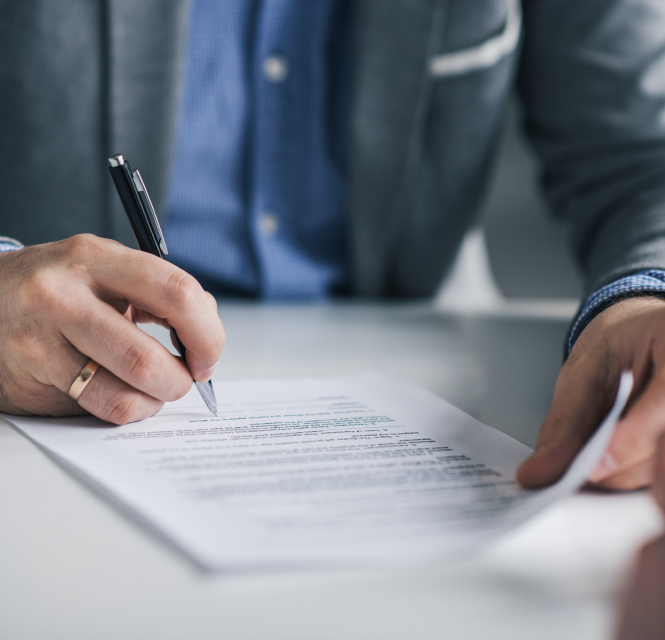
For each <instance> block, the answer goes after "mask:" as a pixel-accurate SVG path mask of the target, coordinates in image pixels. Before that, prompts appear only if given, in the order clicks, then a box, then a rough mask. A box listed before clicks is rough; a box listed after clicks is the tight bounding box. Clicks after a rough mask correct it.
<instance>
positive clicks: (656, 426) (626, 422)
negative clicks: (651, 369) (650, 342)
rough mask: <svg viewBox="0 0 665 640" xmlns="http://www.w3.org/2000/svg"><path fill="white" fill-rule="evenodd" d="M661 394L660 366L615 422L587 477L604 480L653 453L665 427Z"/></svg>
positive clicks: (664, 375) (664, 386)
mask: <svg viewBox="0 0 665 640" xmlns="http://www.w3.org/2000/svg"><path fill="white" fill-rule="evenodd" d="M664 394H665V370H662V369H661V370H660V371H658V370H657V371H656V373H655V374H654V376H653V378H652V380H651V383H650V384H649V386H648V387H647V388H646V390H645V391H644V393H643V394H642V395H641V397H639V399H638V400H637V401H636V402H635V404H634V405H633V406H632V407H631V409H630V410H629V411H628V414H627V415H626V416H625V417H624V418H623V419H622V420H620V421H619V423H618V424H617V427H616V429H615V431H614V435H613V436H612V439H611V441H610V444H609V446H608V448H607V452H606V454H605V456H603V459H602V461H601V463H600V464H599V465H598V467H597V468H596V469H595V470H594V472H593V473H592V474H591V476H590V480H592V481H593V482H603V481H604V480H605V479H607V478H610V477H611V476H616V475H618V474H620V473H622V472H627V471H629V470H630V469H632V468H634V467H636V466H637V465H639V464H641V463H643V462H645V461H646V460H649V459H650V458H651V457H652V456H653V455H654V453H655V450H656V443H657V442H658V438H659V436H660V435H661V433H663V431H664V430H665V413H664V412H665V395H664ZM652 469H653V467H652ZM651 480H653V478H652V479H651ZM647 484H650V483H647Z"/></svg>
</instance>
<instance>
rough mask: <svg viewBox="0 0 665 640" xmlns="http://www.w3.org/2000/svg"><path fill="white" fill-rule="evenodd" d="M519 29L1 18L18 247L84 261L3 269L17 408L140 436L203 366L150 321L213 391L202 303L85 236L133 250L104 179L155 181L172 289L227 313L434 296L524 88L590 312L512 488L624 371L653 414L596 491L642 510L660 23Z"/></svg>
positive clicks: (600, 408) (326, 0)
mask: <svg viewBox="0 0 665 640" xmlns="http://www.w3.org/2000/svg"><path fill="white" fill-rule="evenodd" d="M522 10H523V16H524V18H523V20H522V11H521V10H520V6H519V4H518V2H517V1H516V0H355V1H352V0H315V1H313V0H272V1H271V0H255V1H250V0H234V1H228V2H224V3H219V2H214V1H213V0H193V2H192V3H191V4H187V3H185V2H184V1H181V0H172V1H170V2H165V1H164V0H144V1H143V2H140V3H137V2H132V1H130V0H114V1H112V2H111V1H109V0H106V1H104V2H96V3H95V2H91V1H85V0H78V2H73V1H72V0H67V2H65V1H64V0H61V1H60V2H58V1H54V2H50V3H40V2H37V1H36V0H34V1H25V2H22V3H12V2H9V1H7V2H5V3H3V4H0V47H2V51H3V54H2V56H0V82H1V83H2V92H1V96H0V114H1V115H2V116H3V117H2V122H3V123H4V126H3V130H2V134H1V135H2V143H1V145H0V149H2V151H1V153H2V162H3V170H2V171H1V172H0V193H2V195H3V209H2V210H3V215H2V224H1V225H0V229H1V230H2V233H4V234H7V235H8V236H12V237H15V238H18V239H20V240H21V241H22V242H24V243H26V244H34V243H38V242H44V241H47V240H56V239H60V238H68V237H69V236H73V237H71V238H69V239H68V240H64V241H62V242H60V243H56V244H51V245H45V246H32V247H29V248H27V249H23V250H20V251H16V252H8V253H6V254H4V255H2V256H0V274H1V278H0V287H1V288H2V291H1V295H2V300H3V307H2V311H0V327H1V328H2V331H1V334H0V335H1V336H2V338H0V340H2V349H1V356H0V387H1V389H2V392H3V395H2V399H1V400H0V408H2V409H4V410H6V411H12V412H25V411H29V412H33V413H41V414H48V415H59V414H63V413H74V412H76V411H81V410H86V411H90V412H92V413H94V414H95V415H98V416H100V417H102V418H104V419H107V420H111V421H113V422H118V423H120V422H125V421H128V420H136V419H140V418H143V417H145V416H147V415H149V414H150V413H153V412H154V411H155V410H156V409H157V408H158V407H159V406H160V403H161V402H163V401H165V400H170V399H173V398H175V397H179V396H180V395H182V394H183V393H184V392H185V391H186V389H187V387H188V384H189V377H188V376H189V372H188V371H187V369H186V368H185V366H184V365H183V364H182V363H181V362H178V361H174V360H173V359H172V358H170V356H168V354H167V352H166V351H165V350H163V349H162V348H161V347H160V346H159V345H157V344H156V343H155V342H154V341H151V340H150V339H149V338H147V337H144V336H142V335H140V332H139V331H138V330H137V329H136V327H134V326H133V325H132V323H131V322H129V320H134V321H135V320H137V319H140V320H145V319H148V318H153V319H156V320H158V321H161V322H164V321H166V320H168V322H169V323H170V324H171V325H172V326H174V327H175V328H176V330H177V331H178V334H179V335H180V337H181V338H182V340H183V342H184V344H185V345H186V347H187V365H188V367H189V370H190V371H191V374H192V375H193V376H194V377H195V378H196V379H198V380H205V379H208V378H209V377H210V376H211V375H212V371H213V368H214V365H215V363H216V361H217V359H218V358H219V355H220V354H221V350H222V347H223V341H224V338H223V330H222V328H221V325H220V324H219V321H218V320H217V318H216V314H215V310H214V309H213V307H212V305H208V300H207V298H206V295H205V293H204V291H203V289H202V288H201V286H200V285H199V284H198V283H197V281H196V280H194V278H192V277H191V276H188V275H187V274H186V273H185V272H184V271H181V270H180V269H178V268H177V267H175V266H173V265H169V264H166V263H159V261H157V260H155V259H151V258H150V257H149V256H143V255H140V254H138V253H136V252H134V251H132V250H130V249H127V248H125V247H123V246H121V245H118V244H114V243H111V242H109V241H102V240H100V239H98V238H95V237H90V236H80V235H76V234H80V233H81V232H82V231H89V232H92V233H94V234H96V235H98V236H106V237H113V238H116V239H118V240H121V241H124V242H126V243H128V244H131V242H132V241H131V237H130V231H129V228H128V225H127V224H126V221H125V220H124V214H123V212H122V211H121V209H120V207H119V203H118V202H117V201H116V198H115V194H113V192H112V185H111V183H110V180H109V177H108V175H107V174H106V168H105V166H104V159H105V158H106V157H107V156H108V155H110V154H111V153H117V152H119V151H120V152H122V153H124V154H125V155H126V156H127V157H128V158H129V159H130V160H131V162H132V163H133V164H134V165H135V166H138V167H140V168H141V169H142V172H143V174H144V176H145V178H146V183H147V184H148V185H149V187H150V190H151V192H152V194H153V197H155V196H156V197H155V198H154V199H155V200H156V201H157V209H158V211H160V212H162V211H166V212H167V215H166V219H165V220H164V222H165V225H166V227H167V228H166V235H167V239H168V241H169V244H170V246H171V249H172V255H173V258H174V260H175V262H176V263H177V264H180V265H181V266H183V267H185V268H186V269H187V270H188V271H190V272H191V273H192V274H194V275H195V276H196V277H197V278H198V279H199V280H200V281H201V282H203V283H204V284H205V286H206V287H207V288H210V289H212V290H214V291H215V292H219V293H233V294H242V295H251V296H263V297H268V298H271V297H272V298H280V297H295V296H299V297H310V298H313V297H318V298H320V297H326V296H330V295H333V294H335V293H343V292H349V293H353V294H356V295H363V296H393V297H413V296H427V295H431V294H432V293H433V292H434V290H435V288H436V287H437V285H438V283H439V282H440V280H441V278H442V277H443V276H444V275H445V273H446V271H447V269H448V267H449V266H450V264H451V262H452V260H453V258H454V255H455V250H456V247H457V245H458V243H459V241H460V239H461V238H462V236H463V234H464V232H465V230H466V229H467V228H468V227H469V225H470V223H471V222H472V220H473V215H474V213H475V210H476V208H477V205H478V202H479V200H480V196H481V193H482V186H483V184H484V182H485V178H486V174H487V170H488V167H489V165H490V160H491V156H492V151H493V149H494V146H495V142H496V137H497V132H498V130H499V126H500V122H501V118H502V114H503V110H504V106H505V103H506V99H507V96H508V94H509V92H510V90H511V86H512V85H513V83H514V79H515V77H517V80H518V84H519V87H520V90H521V94H522V97H523V101H524V105H525V112H526V122H527V128H528V131H529V133H530V136H531V138H532V141H533V143H534V145H535V147H536V149H537V151H538V152H539V154H540V157H541V159H542V163H543V167H544V176H545V179H544V185H545V189H546V192H547V195H548V197H549V199H550V202H551V204H552V208H553V209H554V211H555V212H556V213H557V214H558V215H559V216H561V217H564V218H566V219H567V220H568V221H569V222H570V224H571V228H572V236H573V242H574V246H575V250H576V253H577V255H578V257H579V259H580V262H581V265H582V267H583V268H584V269H585V271H586V275H587V279H588V292H589V296H590V297H589V298H588V300H587V302H586V304H585V305H584V308H583V309H582V311H581V313H580V315H579V317H578V319H577V320H576V322H575V325H574V326H573V329H572V331H571V335H570V340H569V344H568V348H569V349H571V351H570V357H569V358H568V360H567V361H566V364H565V365H564V368H563V369H562V372H561V375H560V377H559V380H558V382H557V387H556V390H555V395H554V401H553V405H552V408H551V410H550V412H549V414H548V416H547V418H546V421H545V424H544V425H543V427H542V430H541V434H540V438H539V444H538V448H537V450H536V452H535V453H534V455H533V456H532V457H531V458H530V459H529V460H528V461H527V462H526V463H525V464H524V465H523V466H522V468H521V470H520V474H519V479H520V480H521V481H522V482H523V483H524V484H525V485H527V486H540V485H543V484H547V483H549V482H552V481H554V480H555V479H556V478H558V477H559V476H560V475H561V474H562V473H563V471H564V470H565V468H566V467H567V465H568V464H569V462H570V460H571V459H572V457H573V456H574V455H575V453H576V452H577V450H578V449H579V448H580V446H581V445H582V444H583V443H584V441H585V440H586V439H587V438H588V437H589V435H590V434H591V433H592V432H593V430H594V429H595V428H596V426H597V425H598V423H599V421H600V419H601V417H602V415H603V414H604V413H605V412H606V410H607V409H608V408H609V406H610V405H611V402H612V399H613V395H614V392H615V390H616V386H617V381H618V376H619V373H620V371H621V370H622V369H624V368H629V369H632V370H633V372H634V373H635V377H636V391H635V394H634V396H633V398H634V399H633V401H632V404H631V407H630V410H629V411H628V413H627V414H626V416H625V417H624V419H623V420H622V421H621V423H620V425H619V428H618V430H617V433H616V436H615V438H614V440H613V442H612V445H611V447H610V450H609V453H608V455H607V456H606V457H605V458H604V459H603V461H602V463H601V465H600V466H599V468H598V469H597V470H596V471H595V472H594V474H593V477H592V479H593V480H595V481H597V482H600V483H602V484H604V485H605V486H609V487H616V488H629V487H634V486H640V485H643V484H646V483H648V482H649V481H650V479H651V475H652V466H653V452H654V448H655V444H654V443H655V441H656V439H657V436H658V434H659V433H661V432H662V431H664V430H665V418H663V416H665V411H664V409H665V407H663V404H664V403H665V394H664V393H663V391H664V390H665V389H664V385H665V363H664V362H663V360H664V358H665V344H664V340H665V329H663V327H665V302H663V301H662V300H661V299H660V298H659V297H658V296H659V295H660V293H661V292H662V291H664V290H665V274H664V272H663V270H665V235H664V234H665V182H664V180H663V175H665V5H663V3H662V2H661V0H586V1H585V2H584V3H580V2H579V1H578V0H525V1H524V5H523V7H522ZM186 33H188V37H187V38H185V34H186ZM185 40H186V41H187V42H188V44H187V47H186V48H184V47H183V46H181V44H182V43H183V42H185ZM183 61H184V63H185V64H184V65H183ZM183 67H184V69H185V71H184V72H181V69H182V68H183ZM180 89H182V100H181V101H180V109H179V111H178V108H177V106H178V103H179V101H178V92H179V90H180ZM177 113H179V115H178V116H177V117H176V114H177ZM174 140H175V143H174V142H173V141H174ZM174 147H175V150H176V151H175V156H174V153H173V149H174ZM172 159H173V163H172V167H173V170H172V171H171V172H169V164H170V163H171V161H172ZM7 248H11V247H10V246H9V245H7ZM624 298H625V299H624ZM206 305H208V307H207V308H206ZM122 314H124V316H125V317H123V316H122ZM89 359H93V360H95V361H97V362H99V363H100V364H101V368H100V369H99V372H98V373H96V374H95V376H94V378H93V379H92V380H91V382H90V384H89V385H88V386H87V387H86V389H85V390H84V392H83V393H82V394H81V396H80V398H79V399H78V403H74V402H73V401H72V400H71V399H70V398H69V397H68V396H67V392H68V390H69V389H70V387H71V384H72V381H73V380H75V379H76V378H77V375H78V374H79V372H80V371H81V370H82V368H83V367H84V365H85V364H86V362H87V361H88V360H89Z"/></svg>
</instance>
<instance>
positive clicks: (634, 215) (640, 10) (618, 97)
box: [519, 0, 665, 292]
mask: <svg viewBox="0 0 665 640" xmlns="http://www.w3.org/2000/svg"><path fill="white" fill-rule="evenodd" d="M523 10H524V25H525V29H524V41H523V53H522V62H521V67H520V71H519V87H520V92H521V95H522V98H523V101H524V105H525V124H526V129H527V133H528V135H529V137H530V139H531V140H532V142H533V144H534V146H535V148H536V151H537V153H538V154H539V157H540V160H541V162H542V171H543V174H542V175H543V186H544V190H545V193H546V197H547V199H548V202H549V204H550V207H551V208H552V210H553V212H554V213H555V215H557V216H559V217H561V218H563V219H565V220H567V221H568V222H569V223H570V225H571V233H572V241H573V247H574V251H575V254H576V257H577V259H578V260H579V262H580V264H581V266H582V268H583V270H584V272H585V273H586V276H587V292H591V291H594V290H597V289H599V288H600V287H602V286H603V285H605V284H607V283H609V282H612V281H614V280H617V279H619V278H622V277H625V276H626V275H629V274H632V273H636V272H640V271H644V270H648V269H665V2H664V1H663V0H583V1H581V0H524V6H523Z"/></svg>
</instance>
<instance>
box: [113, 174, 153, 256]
mask: <svg viewBox="0 0 665 640" xmlns="http://www.w3.org/2000/svg"><path fill="white" fill-rule="evenodd" d="M109 171H110V173H111V177H112V178H113V182H114V183H115V187H116V189H117V190H118V195H119V196H120V200H121V202H122V206H123V208H124V209H125V213H126V214H127V218H128V220H129V224H131V225H132V231H133V232H134V236H135V237H136V242H137V243H138V245H139V249H140V250H141V251H144V252H145V253H151V254H152V255H156V256H158V257H160V258H163V257H164V255H163V252H162V251H161V248H160V247H159V243H158V241H157V240H156V239H155V238H153V237H152V236H151V235H150V234H151V231H150V229H149V228H148V227H147V226H146V225H145V224H142V223H141V217H140V216H141V214H140V212H139V211H138V210H136V211H135V210H133V209H132V208H131V203H136V202H137V200H138V198H139V196H138V193H137V192H136V188H135V187H134V186H133V184H132V176H131V169H130V168H129V163H125V164H123V165H120V166H119V167H109ZM137 206H139V205H138V204H137Z"/></svg>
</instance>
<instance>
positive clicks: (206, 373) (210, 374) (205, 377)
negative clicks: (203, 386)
mask: <svg viewBox="0 0 665 640" xmlns="http://www.w3.org/2000/svg"><path fill="white" fill-rule="evenodd" d="M218 364H219V362H216V363H215V364H214V365H213V366H212V367H210V369H206V370H205V371H204V372H203V373H202V374H201V375H200V376H199V382H208V380H210V378H212V377H213V375H214V374H215V371H217V365H218Z"/></svg>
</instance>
